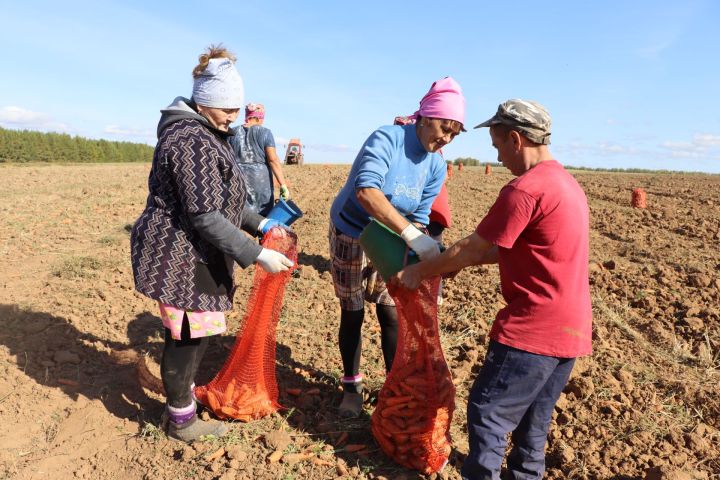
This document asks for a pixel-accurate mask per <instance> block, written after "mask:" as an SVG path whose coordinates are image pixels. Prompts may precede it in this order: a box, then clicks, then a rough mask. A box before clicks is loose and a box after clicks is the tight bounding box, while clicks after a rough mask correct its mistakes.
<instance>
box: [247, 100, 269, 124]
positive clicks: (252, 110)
mask: <svg viewBox="0 0 720 480" xmlns="http://www.w3.org/2000/svg"><path fill="white" fill-rule="evenodd" d="M251 118H259V119H260V120H262V119H264V118H265V105H263V104H262V103H248V104H247V105H245V121H246V122H247V121H248V120H250V119H251Z"/></svg>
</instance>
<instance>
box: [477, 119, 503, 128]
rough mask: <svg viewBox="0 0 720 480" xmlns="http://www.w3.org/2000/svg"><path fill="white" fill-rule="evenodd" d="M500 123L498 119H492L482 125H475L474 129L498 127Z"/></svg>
mask: <svg viewBox="0 0 720 480" xmlns="http://www.w3.org/2000/svg"><path fill="white" fill-rule="evenodd" d="M499 123H502V122H500V120H498V119H497V118H496V117H492V118H491V119H490V120H485V121H484V122H482V123H481V124H478V125H475V126H474V127H473V128H483V127H492V126H493V125H497V124H499Z"/></svg>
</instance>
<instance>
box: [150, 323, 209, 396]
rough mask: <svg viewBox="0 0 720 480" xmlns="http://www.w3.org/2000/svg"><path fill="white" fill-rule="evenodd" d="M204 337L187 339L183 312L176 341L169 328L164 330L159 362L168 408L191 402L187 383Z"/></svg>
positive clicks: (205, 341) (199, 357) (205, 343)
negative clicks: (181, 323) (163, 342)
mask: <svg viewBox="0 0 720 480" xmlns="http://www.w3.org/2000/svg"><path fill="white" fill-rule="evenodd" d="M207 346H208V337H201V338H190V324H189V323H188V319H187V315H186V316H185V317H184V318H183V326H182V330H181V334H180V340H175V339H174V338H172V335H171V334H170V329H168V328H166V329H165V349H164V350H163V356H162V361H161V363H160V376H161V377H162V381H163V386H164V387H165V393H166V394H167V403H168V405H170V406H171V407H175V408H182V407H186V406H188V405H190V403H191V402H192V392H191V391H190V385H192V383H193V381H194V380H195V374H196V373H197V371H198V367H199V366H200V360H202V358H203V356H204V355H205V350H206V349H207Z"/></svg>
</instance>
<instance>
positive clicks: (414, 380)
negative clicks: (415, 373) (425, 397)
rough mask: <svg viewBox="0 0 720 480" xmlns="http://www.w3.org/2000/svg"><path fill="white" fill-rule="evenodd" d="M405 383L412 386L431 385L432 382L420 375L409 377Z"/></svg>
mask: <svg viewBox="0 0 720 480" xmlns="http://www.w3.org/2000/svg"><path fill="white" fill-rule="evenodd" d="M404 383H406V384H407V385H409V386H411V387H430V382H428V381H427V380H426V379H424V378H420V377H408V378H406V379H405V382H404Z"/></svg>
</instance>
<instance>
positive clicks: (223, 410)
mask: <svg viewBox="0 0 720 480" xmlns="http://www.w3.org/2000/svg"><path fill="white" fill-rule="evenodd" d="M216 413H218V412H216ZM219 413H224V414H225V415H227V416H228V417H231V418H235V416H236V415H237V414H238V411H237V408H233V407H228V406H225V405H223V406H221V407H220V412H219Z"/></svg>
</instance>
